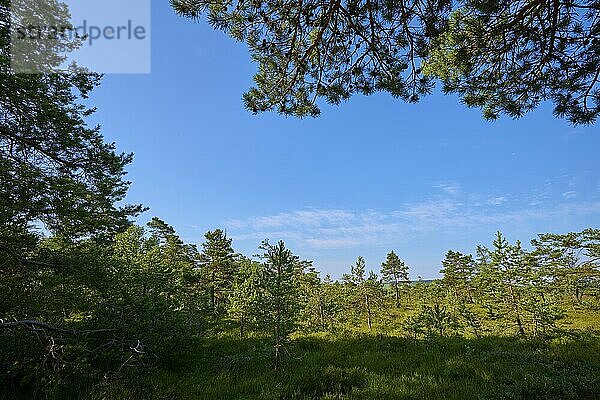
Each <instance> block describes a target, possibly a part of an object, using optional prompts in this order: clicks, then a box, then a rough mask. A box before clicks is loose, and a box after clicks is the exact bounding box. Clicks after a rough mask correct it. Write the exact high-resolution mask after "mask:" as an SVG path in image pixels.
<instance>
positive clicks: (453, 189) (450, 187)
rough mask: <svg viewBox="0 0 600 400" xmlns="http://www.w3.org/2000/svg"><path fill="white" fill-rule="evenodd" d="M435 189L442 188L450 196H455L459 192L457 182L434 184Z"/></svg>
mask: <svg viewBox="0 0 600 400" xmlns="http://www.w3.org/2000/svg"><path fill="white" fill-rule="evenodd" d="M434 187H435V188H437V189H440V190H442V191H443V192H444V193H446V194H449V195H451V196H456V195H457V194H459V193H460V190H461V187H460V184H459V183H458V182H444V183H440V184H438V185H435V186H434Z"/></svg>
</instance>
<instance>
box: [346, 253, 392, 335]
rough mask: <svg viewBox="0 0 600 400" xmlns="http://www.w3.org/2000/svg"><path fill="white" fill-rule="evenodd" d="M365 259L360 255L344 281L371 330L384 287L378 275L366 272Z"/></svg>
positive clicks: (353, 304) (353, 301) (351, 299)
mask: <svg viewBox="0 0 600 400" xmlns="http://www.w3.org/2000/svg"><path fill="white" fill-rule="evenodd" d="M365 268H366V266H365V259H364V258H363V257H358V259H357V260H356V263H355V264H354V265H352V267H351V269H350V274H349V275H348V274H344V277H343V279H344V281H345V282H346V284H347V285H348V286H350V289H351V297H350V301H351V304H352V306H353V308H354V309H356V310H358V312H359V314H363V315H364V317H365V320H366V323H367V326H368V328H369V330H370V331H371V330H373V316H374V313H375V310H376V308H378V307H379V303H380V301H381V299H382V297H383V287H382V285H381V282H380V281H379V279H378V278H377V275H376V274H375V273H374V272H373V271H370V272H369V275H368V276H367V275H366V273H365Z"/></svg>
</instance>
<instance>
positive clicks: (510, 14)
mask: <svg viewBox="0 0 600 400" xmlns="http://www.w3.org/2000/svg"><path fill="white" fill-rule="evenodd" d="M171 3H172V5H173V7H174V9H175V10H176V12H178V13H179V14H180V15H183V16H186V17H189V18H192V19H195V20H197V19H199V18H200V17H201V16H202V15H204V14H206V16H207V18H208V21H209V23H210V24H211V25H212V26H213V27H215V28H216V29H220V30H223V31H225V32H227V33H228V34H229V35H231V36H232V37H233V38H234V39H236V40H238V41H244V42H246V43H247V45H248V47H249V50H250V54H251V56H252V59H253V60H254V61H255V62H257V63H258V72H257V73H256V75H255V77H254V81H255V87H253V88H251V89H250V90H249V91H248V92H247V93H246V94H245V95H244V103H245V105H246V107H247V108H248V109H249V110H250V111H252V112H254V113H258V112H263V111H277V112H279V113H282V114H285V115H294V116H297V117H304V116H309V115H310V116H317V115H319V113H320V109H319V100H320V99H324V100H325V101H327V102H329V103H332V104H339V103H340V102H342V101H344V100H347V99H349V98H350V97H351V96H352V95H354V94H365V95H370V94H372V93H374V92H388V93H390V94H391V95H392V96H394V97H397V98H400V99H402V100H404V101H407V102H416V101H418V100H419V99H420V98H421V97H423V96H424V95H427V94H429V93H431V92H432V91H433V89H434V85H435V82H436V81H439V82H441V83H442V87H443V90H444V91H445V92H447V93H458V95H459V96H460V98H461V100H462V102H464V103H465V104H466V105H467V106H469V107H479V108H481V109H482V111H483V116H484V117H485V118H487V119H495V118H498V116H499V115H501V114H506V115H508V116H510V117H513V118H517V117H520V116H522V115H524V114H525V113H526V112H528V111H530V110H532V109H534V108H535V107H537V106H538V105H539V104H540V103H541V102H542V101H546V100H548V101H551V102H552V103H553V104H554V114H555V115H556V116H557V117H565V118H567V119H568V120H569V121H570V122H571V123H573V124H591V123H594V121H595V120H596V118H597V116H598V113H599V112H600V101H599V99H600V91H599V90H600V87H599V84H598V79H599V77H600V37H599V36H600V22H599V20H600V18H599V12H598V11H599V9H600V2H599V1H597V0H578V1H564V0H548V1H542V0H520V1H505V0H461V1H457V2H451V1H448V0H401V1H398V0H331V1H321V0H300V1H297V0H293V1H289V0H288V1H261V0H251V1H248V0H172V1H171Z"/></svg>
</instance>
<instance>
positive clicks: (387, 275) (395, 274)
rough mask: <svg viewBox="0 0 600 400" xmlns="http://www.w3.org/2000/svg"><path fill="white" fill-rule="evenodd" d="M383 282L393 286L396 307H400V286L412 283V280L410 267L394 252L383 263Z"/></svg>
mask: <svg viewBox="0 0 600 400" xmlns="http://www.w3.org/2000/svg"><path fill="white" fill-rule="evenodd" d="M381 281H382V282H383V283H386V284H388V285H391V287H392V290H393V292H394V299H395V300H396V306H397V307H398V306H400V286H401V285H403V284H407V283H410V280H409V279H408V266H407V265H406V264H405V263H404V261H402V260H400V258H399V257H398V255H397V254H396V253H395V252H393V251H391V252H389V253H388V255H387V257H386V260H385V261H384V262H383V263H381Z"/></svg>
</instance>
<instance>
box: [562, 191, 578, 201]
mask: <svg viewBox="0 0 600 400" xmlns="http://www.w3.org/2000/svg"><path fill="white" fill-rule="evenodd" d="M562 195H563V197H564V198H565V199H567V200H569V199H574V198H575V197H577V192H576V191H574V190H569V191H568V192H564V193H563V194H562Z"/></svg>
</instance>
